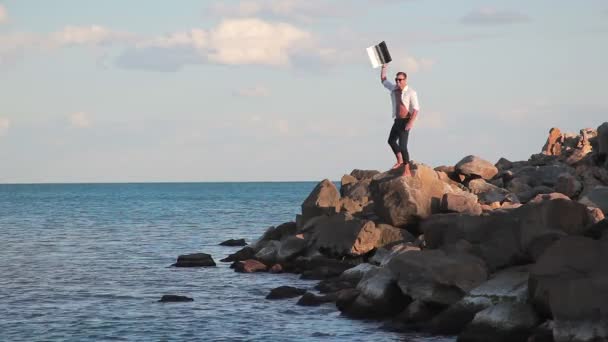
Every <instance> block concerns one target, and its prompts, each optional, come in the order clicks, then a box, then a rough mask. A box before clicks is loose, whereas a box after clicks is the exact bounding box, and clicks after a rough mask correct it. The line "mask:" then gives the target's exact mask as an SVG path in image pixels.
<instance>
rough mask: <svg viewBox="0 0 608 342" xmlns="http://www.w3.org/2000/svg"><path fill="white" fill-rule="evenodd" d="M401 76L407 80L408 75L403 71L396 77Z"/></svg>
mask: <svg viewBox="0 0 608 342" xmlns="http://www.w3.org/2000/svg"><path fill="white" fill-rule="evenodd" d="M399 75H403V78H407V74H406V73H404V72H403V71H399V72H398V73H397V75H395V77H399Z"/></svg>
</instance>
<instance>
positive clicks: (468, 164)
mask: <svg viewBox="0 0 608 342" xmlns="http://www.w3.org/2000/svg"><path fill="white" fill-rule="evenodd" d="M454 167H455V169H456V171H457V172H459V173H461V174H463V175H465V176H468V177H481V178H483V179H488V180H489V179H492V178H494V176H496V174H497V173H498V169H497V168H496V166H494V165H493V164H492V163H490V162H489V161H487V160H484V159H481V158H479V157H477V156H472V155H471V156H466V157H464V158H463V159H462V160H460V161H459V162H458V163H457V164H456V165H455V166H454Z"/></svg>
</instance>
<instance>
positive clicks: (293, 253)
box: [277, 234, 308, 263]
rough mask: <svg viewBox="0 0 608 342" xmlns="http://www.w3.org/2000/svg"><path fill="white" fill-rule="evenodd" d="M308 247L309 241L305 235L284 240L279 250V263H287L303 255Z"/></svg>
mask: <svg viewBox="0 0 608 342" xmlns="http://www.w3.org/2000/svg"><path fill="white" fill-rule="evenodd" d="M306 247H308V241H306V239H304V235H303V234H298V235H292V236H288V237H286V238H284V239H283V240H282V241H281V242H280V245H279V248H278V250H277V261H278V262H281V263H282V262H285V261H289V260H290V259H293V258H295V257H297V256H298V255H300V254H301V253H303V252H304V251H305V250H306Z"/></svg>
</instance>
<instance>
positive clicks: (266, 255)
mask: <svg viewBox="0 0 608 342" xmlns="http://www.w3.org/2000/svg"><path fill="white" fill-rule="evenodd" d="M280 247H281V242H279V241H275V240H270V241H269V242H268V243H267V244H266V246H265V247H264V248H262V249H260V250H259V251H258V252H257V253H255V259H256V260H258V261H261V262H263V263H264V264H266V265H273V264H275V263H276V262H277V254H278V252H279V248H280Z"/></svg>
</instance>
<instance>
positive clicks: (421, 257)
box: [385, 250, 487, 306]
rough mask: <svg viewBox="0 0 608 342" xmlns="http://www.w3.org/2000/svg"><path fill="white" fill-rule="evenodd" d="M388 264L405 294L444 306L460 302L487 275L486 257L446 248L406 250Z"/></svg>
mask: <svg viewBox="0 0 608 342" xmlns="http://www.w3.org/2000/svg"><path fill="white" fill-rule="evenodd" d="M385 267H386V268H388V269H389V270H390V271H391V272H392V274H393V276H394V278H395V279H396V280H397V285H398V286H399V288H400V289H401V292H402V293H403V294H404V295H406V296H409V297H411V298H412V299H413V300H422V301H424V302H426V303H432V304H435V305H442V306H448V305H451V304H453V303H455V302H457V301H458V300H460V299H461V298H462V297H463V296H464V294H465V293H467V292H468V291H470V290H471V289H473V288H475V287H476V286H478V285H479V284H481V283H483V282H484V281H485V280H486V279H487V271H486V266H485V264H484V262H483V260H481V259H479V258H477V257H475V256H473V255H469V254H464V253H458V254H447V253H446V252H444V251H442V250H422V251H419V252H417V251H411V252H407V253H402V254H399V255H396V256H394V257H393V258H392V259H391V260H390V261H389V262H388V264H387V265H386V266H385Z"/></svg>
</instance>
